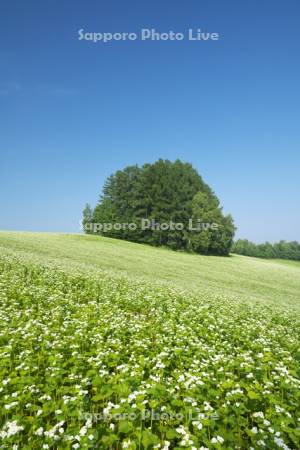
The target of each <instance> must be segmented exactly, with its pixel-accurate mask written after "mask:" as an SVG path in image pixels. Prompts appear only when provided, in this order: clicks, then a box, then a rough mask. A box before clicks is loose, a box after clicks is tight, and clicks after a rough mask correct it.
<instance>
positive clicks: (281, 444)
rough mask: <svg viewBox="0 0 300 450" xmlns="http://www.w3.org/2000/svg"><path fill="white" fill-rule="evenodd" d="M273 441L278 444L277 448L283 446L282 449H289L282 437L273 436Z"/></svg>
mask: <svg viewBox="0 0 300 450" xmlns="http://www.w3.org/2000/svg"><path fill="white" fill-rule="evenodd" d="M274 442H275V444H276V445H278V447H279V448H283V450H290V448H289V447H288V446H287V445H286V444H285V443H284V442H283V440H282V439H279V438H277V437H275V438H274Z"/></svg>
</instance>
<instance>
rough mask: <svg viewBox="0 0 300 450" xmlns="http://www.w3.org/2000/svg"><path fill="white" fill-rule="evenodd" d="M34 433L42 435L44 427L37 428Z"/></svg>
mask: <svg viewBox="0 0 300 450" xmlns="http://www.w3.org/2000/svg"><path fill="white" fill-rule="evenodd" d="M34 434H36V435H37V436H43V434H44V428H43V427H40V428H38V429H37V430H36V431H35V432H34Z"/></svg>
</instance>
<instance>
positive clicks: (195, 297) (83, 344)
mask: <svg viewBox="0 0 300 450" xmlns="http://www.w3.org/2000/svg"><path fill="white" fill-rule="evenodd" d="M299 297H300V264H299V263H297V262H294V263H292V262H289V261H277V260H276V261H275V260H262V259H256V258H249V257H243V256H237V255H232V256H230V257H213V256H209V257H208V256H199V255H191V254H186V253H179V252H173V251H170V250H166V249H159V248H153V247H148V246H145V245H140V244H135V243H129V242H125V241H118V240H113V239H108V238H102V237H96V236H82V235H71V234H50V233H49V234H48V233H17V232H1V233H0V302H1V306H0V314H1V333H0V341H1V369H0V375H1V380H0V386H1V387H0V392H1V399H0V405H1V428H0V437H1V440H2V441H1V443H0V448H3V449H14V450H15V449H17V448H18V449H38V450H40V449H47V448H49V449H73V448H75V449H76V448H81V449H122V448H128V449H152V448H159V449H164V450H167V449H188V450H195V449H205V448H208V449H221V448H222V449H228V450H229V449H234V448H237V449H250V448H253V449H256V448H257V449H260V448H266V449H273V448H274V449H277V448H285V449H288V448H290V449H298V448H300V428H299V427H300V412H299V400H300V395H299V391H300V390H299V387H300V382H299V377H300V368H299V360H300V350H299V348H300V346H299V343H300V339H299V330H300V319H299V312H300V299H299Z"/></svg>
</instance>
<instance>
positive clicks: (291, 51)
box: [0, 0, 300, 242]
mask: <svg viewBox="0 0 300 450" xmlns="http://www.w3.org/2000/svg"><path fill="white" fill-rule="evenodd" d="M299 19H300V2H299V0H285V1H283V0H282V1H278V0H252V1H248V2H246V1H244V2H242V1H240V0H226V1H224V0H185V1H183V0H164V1H162V0H151V1H150V0H147V1H146V0H136V1H133V0H126V1H125V0H118V1H117V0H110V1H108V0H106V1H103V0H90V1H83V0H81V1H78V0H69V1H66V0H46V1H39V0H35V1H33V0H26V1H24V0H18V1H17V0H1V2H0V23H1V27H0V55H1V58H0V208H1V209H0V229H11V230H32V231H62V232H78V231H79V225H78V222H79V220H80V217H81V211H82V209H83V207H84V205H85V203H86V202H89V203H91V204H92V205H95V204H96V202H97V199H98V196H99V194H100V191H101V187H102V185H103V182H104V180H105V179H106V177H107V176H109V175H110V174H111V173H113V172H114V171H116V170H117V169H121V168H123V167H125V166H126V165H131V164H135V163H138V164H143V163H145V162H153V161H155V160H157V159H158V158H160V157H161V158H167V159H171V160H174V159H176V158H180V159H182V160H184V161H188V162H191V163H192V164H193V165H194V167H195V168H197V169H198V171H199V172H200V174H201V175H202V176H203V178H204V180H205V181H206V182H207V183H208V184H209V185H210V186H212V188H213V189H214V191H215V192H216V194H217V195H218V197H219V198H220V200H221V202H222V204H223V206H224V211H225V212H230V213H231V214H232V215H233V217H234V219H235V223H236V226H237V227H238V231H237V236H238V237H245V238H248V239H251V240H254V241H256V242H260V241H264V240H269V241H276V240H279V239H286V240H299V241H300V208H299V192H300V176H299V170H300V137H299V136H300V134H299V129H300V127H299V125H300V120H299V118H300V117H299V116H300V114H299V113H300V62H299V55H300V34H299V33H300V32H299ZM81 28H83V29H84V30H85V31H92V32H132V33H139V31H140V29H141V28H156V29H157V30H158V31H160V32H168V31H169V30H173V31H176V32H183V33H187V30H188V29H189V28H193V29H197V28H200V29H201V30H202V31H207V32H218V33H220V40H219V41H210V42H194V41H189V40H188V39H184V40H183V41H141V40H140V39H137V40H136V41H120V42H116V41H115V42H110V43H106V44H104V43H103V42H98V43H92V42H88V41H84V40H82V41H79V40H78V30H79V29H81Z"/></svg>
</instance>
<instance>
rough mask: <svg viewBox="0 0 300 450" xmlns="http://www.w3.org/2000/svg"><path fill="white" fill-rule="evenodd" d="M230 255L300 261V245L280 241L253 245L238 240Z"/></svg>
mask: <svg viewBox="0 0 300 450" xmlns="http://www.w3.org/2000/svg"><path fill="white" fill-rule="evenodd" d="M232 253H237V254H239V255H246V256H255V257H257V258H267V259H271V258H278V259H291V260H297V261H300V243H299V242H296V241H292V242H286V241H280V242H277V243H275V244H270V242H265V243H264V244H255V243H253V242H250V241H248V240H247V239H239V240H237V241H236V242H234V244H233V246H232Z"/></svg>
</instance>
